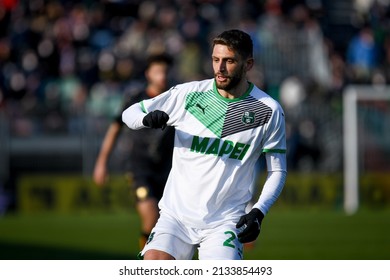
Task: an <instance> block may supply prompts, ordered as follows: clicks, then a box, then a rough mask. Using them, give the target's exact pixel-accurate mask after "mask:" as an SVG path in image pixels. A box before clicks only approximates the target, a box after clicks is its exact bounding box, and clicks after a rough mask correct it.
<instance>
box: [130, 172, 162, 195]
mask: <svg viewBox="0 0 390 280" xmlns="http://www.w3.org/2000/svg"><path fill="white" fill-rule="evenodd" d="M129 175H130V176H129V177H130V180H129V181H130V187H131V189H132V191H133V192H134V196H135V199H136V201H143V200H146V199H148V198H155V199H157V200H160V199H161V197H162V194H163V192H164V187H165V182H166V179H165V178H161V176H156V175H146V174H144V175H135V174H134V173H130V174H129Z"/></svg>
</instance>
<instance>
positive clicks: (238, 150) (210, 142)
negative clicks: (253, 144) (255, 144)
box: [191, 136, 250, 160]
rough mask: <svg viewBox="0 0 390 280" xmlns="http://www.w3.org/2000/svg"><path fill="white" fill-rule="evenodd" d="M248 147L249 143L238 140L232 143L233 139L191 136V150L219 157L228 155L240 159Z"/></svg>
mask: <svg viewBox="0 0 390 280" xmlns="http://www.w3.org/2000/svg"><path fill="white" fill-rule="evenodd" d="M249 147H250V145H249V144H244V143H240V142H237V143H234V142H233V141H229V140H222V139H220V138H208V137H204V138H201V137H199V136H193V138H192V144H191V152H196V153H202V154H208V155H215V156H219V157H222V156H224V155H229V156H228V157H229V158H232V159H238V160H242V159H243V158H244V156H245V154H246V152H247V151H248V149H249Z"/></svg>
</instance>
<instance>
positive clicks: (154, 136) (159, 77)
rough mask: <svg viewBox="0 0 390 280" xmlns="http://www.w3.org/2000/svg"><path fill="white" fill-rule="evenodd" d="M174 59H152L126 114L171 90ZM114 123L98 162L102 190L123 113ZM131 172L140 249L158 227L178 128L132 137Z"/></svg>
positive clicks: (96, 175)
mask: <svg viewBox="0 0 390 280" xmlns="http://www.w3.org/2000/svg"><path fill="white" fill-rule="evenodd" d="M171 66H172V58H171V57H170V56H168V55H166V54H157V55H153V56H151V57H149V58H148V61H147V67H146V70H145V78H146V82H147V85H146V89H143V90H140V91H138V92H136V93H134V94H132V95H131V96H129V97H128V98H126V100H125V102H124V106H123V110H124V109H126V108H127V107H129V106H130V105H132V104H134V103H137V104H138V102H140V101H142V100H144V99H147V98H153V97H155V96H157V95H159V94H160V93H162V92H163V91H164V90H166V89H167V79H168V72H169V69H170V67H171ZM123 110H122V111H121V112H120V114H119V115H118V116H117V117H116V118H115V119H114V120H113V121H112V123H111V124H110V126H109V128H108V130H107V132H106V135H105V137H104V139H103V143H102V146H101V149H100V152H99V155H98V157H97V160H96V164H95V169H94V173H93V179H94V181H95V183H96V184H97V185H99V186H101V185H104V183H105V181H106V179H107V174H108V171H107V162H108V159H109V156H110V154H111V152H112V150H113V148H114V145H115V143H116V141H117V139H118V137H119V135H120V132H121V130H122V127H123V122H122V112H123ZM131 136H132V137H131V140H132V143H129V145H130V146H131V149H130V154H129V158H128V161H129V170H130V174H131V177H132V179H133V180H132V187H133V189H134V192H135V198H136V208H137V211H138V213H139V215H140V218H141V236H140V241H139V243H140V247H141V248H142V247H143V246H144V245H145V242H146V240H147V238H148V236H149V235H150V232H151V230H152V228H153V227H154V225H155V223H156V221H157V219H158V216H159V208H158V201H159V200H160V198H161V196H162V193H163V189H164V185H165V182H166V179H167V177H168V173H169V170H170V169H171V163H172V151H173V140H174V128H173V127H170V128H168V129H166V130H143V131H138V132H137V133H134V134H132V135H131Z"/></svg>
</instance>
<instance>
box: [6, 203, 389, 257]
mask: <svg viewBox="0 0 390 280" xmlns="http://www.w3.org/2000/svg"><path fill="white" fill-rule="evenodd" d="M138 232H139V219H138V216H137V215H136V214H135V213H134V212H129V213H99V214H92V213H85V214H82V215H81V214H79V215H63V216H60V215H54V214H39V215H38V214H35V215H6V216H3V217H0V259H3V260H4V259H10V260H15V259H16V260H18V259H25V260H30V259H63V260H69V259H88V260H94V259H118V260H120V259H135V256H136V255H137V253H138ZM245 259H270V260H283V259H291V260H344V259H348V260H349V259H350V260H376V259H390V210H389V209H388V210H361V211H359V212H358V213H357V214H356V215H354V216H346V215H345V214H344V213H343V212H342V211H334V210H319V209H306V210H303V209H300V210H298V209H277V208H275V209H273V211H272V212H271V213H270V214H269V215H268V217H267V218H266V219H265V220H264V222H263V229H262V233H261V235H260V238H259V239H258V241H257V243H256V247H255V248H254V249H252V250H249V251H246V252H245Z"/></svg>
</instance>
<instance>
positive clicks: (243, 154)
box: [124, 79, 286, 228]
mask: <svg viewBox="0 0 390 280" xmlns="http://www.w3.org/2000/svg"><path fill="white" fill-rule="evenodd" d="M249 85H250V86H249V89H248V91H247V92H246V93H245V94H244V95H242V96H241V97H240V98H236V99H227V98H224V97H222V96H221V95H220V94H219V93H218V91H217V88H216V85H215V82H214V79H209V80H203V81H198V82H190V83H185V84H181V85H177V86H175V87H173V88H171V89H170V90H168V91H167V92H165V93H163V94H161V95H159V96H157V97H155V98H152V99H148V100H144V101H142V102H141V103H140V105H141V107H142V111H143V112H144V113H149V112H151V111H153V110H161V111H164V112H166V113H167V114H168V115H169V121H168V125H170V126H174V127H175V129H176V136H175V145H174V152H173V162H172V170H171V172H170V175H169V177H168V180H167V183H166V187H165V190H164V195H163V197H162V199H161V201H160V202H159V207H160V209H161V211H166V212H167V213H169V214H170V215H172V216H174V217H176V218H177V219H179V220H180V221H182V222H183V223H184V224H186V225H188V226H192V227H197V228H207V227H210V226H215V225H218V224H220V223H223V222H224V221H226V220H234V221H237V220H238V219H239V217H240V216H241V215H243V214H244V213H245V207H246V205H247V203H248V202H249V201H250V199H251V197H252V193H251V189H252V188H251V186H252V184H253V183H254V179H255V175H256V174H255V164H256V161H257V160H258V158H259V156H260V155H261V153H263V152H274V153H285V151H286V140H285V123H284V113H283V110H282V108H281V107H280V105H279V103H278V102H276V101H275V100H274V99H272V98H271V97H270V96H269V95H267V94H266V93H264V92H263V91H261V90H260V89H258V88H257V87H256V86H254V85H253V84H252V83H250V84H249ZM129 117H130V116H125V115H124V120H125V122H126V118H129ZM126 123H127V122H126ZM141 123H142V120H138V124H139V126H140V127H142V125H141ZM140 127H138V128H140Z"/></svg>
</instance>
